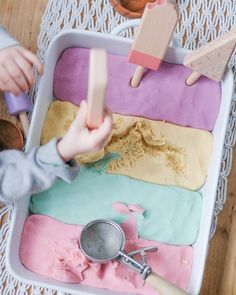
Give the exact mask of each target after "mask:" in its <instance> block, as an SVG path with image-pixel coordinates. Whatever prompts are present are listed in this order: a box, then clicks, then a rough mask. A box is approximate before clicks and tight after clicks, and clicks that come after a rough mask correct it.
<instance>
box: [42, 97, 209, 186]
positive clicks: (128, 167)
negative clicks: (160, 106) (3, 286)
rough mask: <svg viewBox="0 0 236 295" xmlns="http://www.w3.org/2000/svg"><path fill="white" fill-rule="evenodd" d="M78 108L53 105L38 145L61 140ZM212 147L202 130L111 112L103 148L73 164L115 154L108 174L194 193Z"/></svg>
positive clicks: (64, 104)
mask: <svg viewBox="0 0 236 295" xmlns="http://www.w3.org/2000/svg"><path fill="white" fill-rule="evenodd" d="M77 110H78V107H76V106H73V105H72V104H70V103H68V102H59V101H57V102H54V103H52V105H51V107H50V110H49V112H48V115H47V117H46V120H45V124H44V128H43V132H42V143H43V144H44V143H47V142H48V141H49V140H51V139H52V138H53V137H61V136H62V135H63V134H64V133H65V132H66V130H67V129H68V128H69V125H70V123H71V122H72V120H73V119H74V117H75V115H76V112H77ZM212 143H213V138H212V135H211V133H210V132H207V131H203V130H198V129H193V128H186V127H180V126H177V125H173V124H169V123H164V122H160V121H153V120H148V119H143V118H139V117H131V116H121V115H117V114H114V125H113V134H112V137H111V139H110V141H109V142H108V144H107V145H106V147H105V149H104V150H102V151H99V152H98V153H95V154H92V155H91V157H90V155H85V156H80V157H79V158H78V160H79V161H80V162H83V163H84V162H93V161H96V160H99V159H101V158H102V157H103V156H104V155H105V154H106V153H117V154H118V155H119V157H118V158H117V159H115V160H111V162H110V163H109V164H108V169H107V172H108V173H113V174H122V175H127V176H129V177H132V178H135V179H140V180H143V181H147V182H152V183H158V184H165V185H177V186H181V187H185V188H188V189H191V190H197V189H199V188H200V187H201V186H202V185H203V184H204V182H205V179H206V177H207V173H208V165H209V160H210V157H211V151H212Z"/></svg>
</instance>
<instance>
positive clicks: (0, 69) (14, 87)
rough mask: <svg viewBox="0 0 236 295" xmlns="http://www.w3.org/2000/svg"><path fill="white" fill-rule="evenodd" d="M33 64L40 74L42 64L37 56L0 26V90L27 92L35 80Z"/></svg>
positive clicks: (16, 93) (16, 92)
mask: <svg viewBox="0 0 236 295" xmlns="http://www.w3.org/2000/svg"><path fill="white" fill-rule="evenodd" d="M33 65H34V66H35V67H36V69H37V70H38V73H39V74H42V72H43V66H42V64H41V62H40V61H39V59H38V58H37V56H36V55H34V54H33V53H32V52H30V51H29V50H27V49H25V48H24V47H22V46H21V45H20V44H19V43H18V42H17V41H16V40H15V39H14V38H13V37H11V36H10V35H9V34H8V33H7V31H6V30H5V29H4V28H3V27H2V26H0V90H1V91H4V92H12V93H14V94H15V95H19V94H20V92H21V91H25V92H28V91H29V90H30V88H31V86H32V85H33V84H34V82H35V78H34V72H33Z"/></svg>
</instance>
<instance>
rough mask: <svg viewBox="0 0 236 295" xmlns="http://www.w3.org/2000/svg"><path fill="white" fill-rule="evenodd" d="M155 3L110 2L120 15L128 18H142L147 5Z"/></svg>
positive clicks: (151, 0)
mask: <svg viewBox="0 0 236 295" xmlns="http://www.w3.org/2000/svg"><path fill="white" fill-rule="evenodd" d="M155 1H156V0H110V2H111V5H112V6H113V8H114V9H115V10H116V11H117V12H118V13H120V14H121V15H123V16H126V17H128V18H140V17H142V14H143V11H144V8H145V6H146V4H147V3H148V2H155Z"/></svg>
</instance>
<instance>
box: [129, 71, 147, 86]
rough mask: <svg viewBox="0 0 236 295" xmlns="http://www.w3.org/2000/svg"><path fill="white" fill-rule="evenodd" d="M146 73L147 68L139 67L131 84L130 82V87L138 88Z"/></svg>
mask: <svg viewBox="0 0 236 295" xmlns="http://www.w3.org/2000/svg"><path fill="white" fill-rule="evenodd" d="M144 71H145V68H144V67H142V66H137V68H136V70H135V72H134V75H133V77H132V79H131V82H130V85H131V86H132V87H138V86H139V83H140V81H141V79H142V77H143V73H144Z"/></svg>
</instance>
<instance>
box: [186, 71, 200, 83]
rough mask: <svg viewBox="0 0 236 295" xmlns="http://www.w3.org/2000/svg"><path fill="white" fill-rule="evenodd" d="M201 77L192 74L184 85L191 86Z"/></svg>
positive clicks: (196, 73) (197, 74)
mask: <svg viewBox="0 0 236 295" xmlns="http://www.w3.org/2000/svg"><path fill="white" fill-rule="evenodd" d="M201 76H202V75H201V74H199V73H198V72H192V74H191V75H190V76H189V77H188V78H187V79H186V84H187V85H188V86H192V85H193V84H194V83H195V82H196V81H197V80H198V79H199V78H200V77H201Z"/></svg>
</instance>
